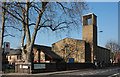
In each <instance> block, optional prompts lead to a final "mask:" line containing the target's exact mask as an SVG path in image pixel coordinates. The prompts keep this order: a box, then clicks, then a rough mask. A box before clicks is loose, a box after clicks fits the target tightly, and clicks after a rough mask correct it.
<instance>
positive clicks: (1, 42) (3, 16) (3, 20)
mask: <svg viewBox="0 0 120 77" xmlns="http://www.w3.org/2000/svg"><path fill="white" fill-rule="evenodd" d="M3 7H4V8H5V3H4V4H3ZM4 26H5V10H4V9H3V11H2V29H1V41H0V48H2V45H3V37H4Z"/></svg>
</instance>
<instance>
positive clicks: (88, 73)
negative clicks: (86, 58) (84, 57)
mask: <svg viewBox="0 0 120 77" xmlns="http://www.w3.org/2000/svg"><path fill="white" fill-rule="evenodd" d="M2 77H120V67H117V68H108V69H85V70H83V69H82V70H72V71H62V72H51V73H38V74H12V73H10V74H3V76H2Z"/></svg>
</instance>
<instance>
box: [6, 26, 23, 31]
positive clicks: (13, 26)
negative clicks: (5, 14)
mask: <svg viewBox="0 0 120 77" xmlns="http://www.w3.org/2000/svg"><path fill="white" fill-rule="evenodd" d="M5 27H11V28H14V29H17V30H19V31H22V30H21V29H19V28H17V27H14V26H5Z"/></svg>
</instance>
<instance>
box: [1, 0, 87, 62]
mask: <svg viewBox="0 0 120 77" xmlns="http://www.w3.org/2000/svg"><path fill="white" fill-rule="evenodd" d="M1 8H2V9H4V10H5V11H6V12H7V13H8V14H9V15H10V16H12V17H14V19H16V20H17V21H18V22H20V23H21V25H19V28H22V31H23V37H22V41H21V49H22V52H23V56H24V60H25V62H26V63H28V62H32V49H33V45H34V42H35V38H36V35H37V32H38V31H39V30H41V29H42V28H45V29H50V30H52V31H56V30H66V29H67V28H68V27H69V28H71V29H73V28H78V27H79V26H80V25H79V23H80V21H81V17H82V14H83V13H84V11H85V10H87V5H86V3H84V2H29V0H27V1H26V2H7V6H6V7H3V6H1ZM8 22H9V21H8ZM16 26H18V25H16ZM31 28H32V29H31ZM31 33H32V34H31ZM25 38H26V46H24V41H25ZM24 47H26V48H24Z"/></svg>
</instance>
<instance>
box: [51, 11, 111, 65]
mask: <svg viewBox="0 0 120 77" xmlns="http://www.w3.org/2000/svg"><path fill="white" fill-rule="evenodd" d="M52 50H53V51H54V52H56V53H57V54H58V55H60V56H61V57H62V58H64V60H65V61H66V62H67V63H73V62H77V63H94V62H95V61H97V62H105V63H109V62H110V50H108V49H106V48H103V47H100V46H98V45H97V16H96V15H95V14H93V13H92V14H88V15H83V24H82V40H79V39H72V38H65V39H63V40H60V41H58V42H56V43H53V44H52Z"/></svg>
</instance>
